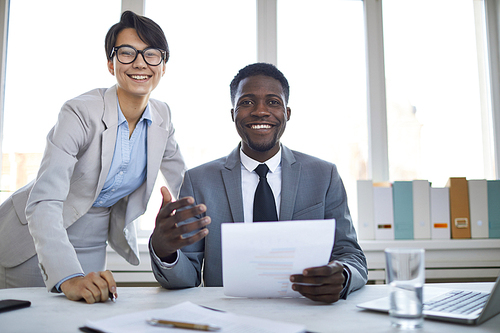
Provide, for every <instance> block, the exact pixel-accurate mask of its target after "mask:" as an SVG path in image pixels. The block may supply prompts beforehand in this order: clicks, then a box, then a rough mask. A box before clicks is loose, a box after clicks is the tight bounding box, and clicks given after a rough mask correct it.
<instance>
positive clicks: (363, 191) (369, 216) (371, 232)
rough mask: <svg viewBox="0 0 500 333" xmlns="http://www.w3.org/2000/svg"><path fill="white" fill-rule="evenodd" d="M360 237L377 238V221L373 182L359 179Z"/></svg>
mask: <svg viewBox="0 0 500 333" xmlns="http://www.w3.org/2000/svg"><path fill="white" fill-rule="evenodd" d="M357 190H358V230H357V231H358V238H359V239H368V240H373V239H375V221H374V215H373V214H374V212H373V182H372V181H371V180H358V181H357Z"/></svg>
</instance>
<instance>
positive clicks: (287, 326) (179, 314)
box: [86, 302, 305, 333]
mask: <svg viewBox="0 0 500 333" xmlns="http://www.w3.org/2000/svg"><path fill="white" fill-rule="evenodd" d="M151 318H157V319H162V320H171V321H176V322H185V323H196V324H202V325H210V326H213V327H218V328H220V330H218V331H217V332H221V333H223V332H232V333H238V332H262V333H266V332H269V333H271V332H283V333H299V332H305V327H304V326H303V325H299V324H292V323H283V322H279V321H274V320H269V319H261V318H256V317H249V316H240V315H236V314H233V313H229V312H222V311H214V310H210V309H207V308H204V307H201V306H198V305H196V304H193V303H191V302H184V303H180V304H177V305H175V306H172V307H169V308H164V309H154V310H146V311H141V312H134V313H127V314H123V315H119V316H114V317H111V318H107V319H103V320H96V321H91V320H88V321H87V323H86V327H88V328H91V329H93V330H97V331H100V332H110V333H114V332H117V333H118V332H119V333H126V332H134V333H138V332H140V333H148V332H151V333H153V332H164V333H167V332H176V333H179V332H196V331H194V330H184V329H179V328H168V327H157V326H151V325H149V324H147V320H149V319H151Z"/></svg>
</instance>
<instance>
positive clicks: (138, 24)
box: [104, 10, 170, 62]
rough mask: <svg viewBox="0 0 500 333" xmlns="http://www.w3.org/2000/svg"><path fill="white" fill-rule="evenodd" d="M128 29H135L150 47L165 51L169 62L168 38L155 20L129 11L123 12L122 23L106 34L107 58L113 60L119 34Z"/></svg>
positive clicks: (166, 59)
mask: <svg viewBox="0 0 500 333" xmlns="http://www.w3.org/2000/svg"><path fill="white" fill-rule="evenodd" d="M127 28H132V29H135V31H137V35H139V38H140V39H141V40H142V41H143V42H144V43H146V44H148V45H149V46H150V47H156V48H159V49H161V50H163V51H165V62H167V61H168V58H169V56H170V52H169V50H168V43H167V38H166V37H165V34H164V33H163V30H162V29H161V27H160V26H159V25H158V24H156V23H155V22H154V21H153V20H151V19H149V18H147V17H145V16H140V15H137V14H136V13H134V12H131V11H129V10H127V11H125V12H123V14H122V16H121V19H120V22H118V23H116V24H115V25H113V26H112V27H111V28H109V31H108V33H107V34H106V40H105V45H104V47H105V48H106V57H107V58H108V60H111V59H112V58H111V54H112V53H113V47H115V46H116V45H115V43H116V38H117V36H118V34H119V33H120V32H121V31H122V30H123V29H127Z"/></svg>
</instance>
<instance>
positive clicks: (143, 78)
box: [130, 75, 148, 80]
mask: <svg viewBox="0 0 500 333" xmlns="http://www.w3.org/2000/svg"><path fill="white" fill-rule="evenodd" d="M130 77H131V78H133V79H134V80H146V79H147V78H148V76H147V75H130Z"/></svg>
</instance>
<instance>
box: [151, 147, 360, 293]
mask: <svg viewBox="0 0 500 333" xmlns="http://www.w3.org/2000/svg"><path fill="white" fill-rule="evenodd" d="M281 168H282V169H281V172H282V185H281V186H282V190H281V208H280V215H279V216H280V218H279V219H280V220H282V221H287V220H316V219H331V218H335V219H336V222H337V224H336V233H335V245H334V247H333V249H332V254H331V258H330V260H338V261H340V262H342V263H343V264H344V265H345V266H347V267H348V268H349V270H350V272H351V280H350V281H351V282H350V285H349V286H348V290H347V293H345V295H347V294H348V293H349V292H351V291H353V290H356V289H359V288H361V287H362V286H364V285H365V284H366V281H367V266H366V258H365V255H364V254H363V251H362V250H361V248H360V247H359V244H358V242H357V238H356V231H355V230H354V227H353V225H352V221H351V216H350V213H349V208H348V206H347V196H346V192H345V189H344V185H343V183H342V180H341V179H340V176H339V174H338V172H337V168H336V166H335V165H334V164H332V163H329V162H326V161H323V160H320V159H318V158H315V157H312V156H309V155H305V154H302V153H299V152H296V151H292V150H290V149H288V148H286V147H285V146H282V160H281ZM185 196H192V197H194V199H195V202H196V203H204V204H205V205H206V206H207V212H206V215H208V216H210V217H211V219H212V223H211V224H210V225H209V226H208V229H209V234H208V236H207V237H206V238H205V239H203V240H201V241H199V242H197V243H195V244H192V245H189V246H186V247H184V248H183V249H181V250H182V251H181V252H180V257H179V260H178V262H177V264H176V265H175V266H173V267H171V268H165V267H162V266H161V264H160V263H159V262H158V261H157V259H156V258H155V257H154V256H152V268H153V272H154V274H155V277H156V279H157V280H158V282H160V284H161V285H162V286H164V287H165V288H184V287H194V286H199V285H200V283H201V282H202V280H201V278H202V277H201V268H202V264H203V260H204V267H203V282H204V285H205V286H209V287H210V286H222V259H221V240H220V236H221V235H220V234H221V223H224V222H243V200H242V190H241V164H240V147H239V146H238V147H237V148H236V149H235V150H234V151H233V152H232V153H231V154H230V155H229V156H227V157H224V158H221V159H218V160H215V161H212V162H209V163H207V164H204V165H202V166H199V167H196V168H194V169H191V170H188V171H187V172H186V174H185V176H184V183H183V185H182V187H181V192H180V197H185ZM200 217H201V216H198V218H200ZM325 264H326V263H325Z"/></svg>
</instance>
